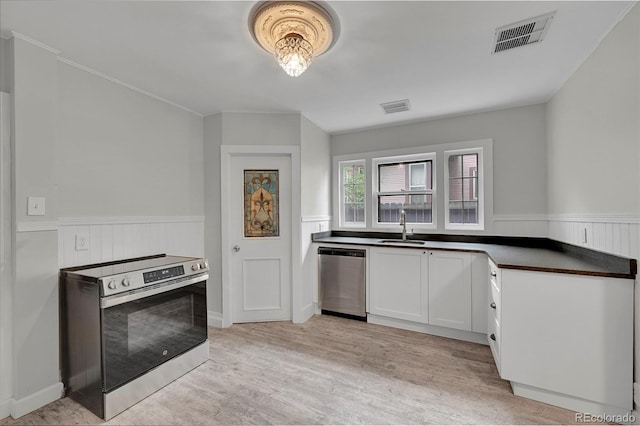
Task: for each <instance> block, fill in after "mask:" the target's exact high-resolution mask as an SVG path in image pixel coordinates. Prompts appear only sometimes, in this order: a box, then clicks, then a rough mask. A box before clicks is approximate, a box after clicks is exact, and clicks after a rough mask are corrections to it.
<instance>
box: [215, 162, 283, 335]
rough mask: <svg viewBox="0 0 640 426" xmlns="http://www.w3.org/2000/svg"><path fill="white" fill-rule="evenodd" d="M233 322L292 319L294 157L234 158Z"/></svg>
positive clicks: (232, 181)
mask: <svg viewBox="0 0 640 426" xmlns="http://www.w3.org/2000/svg"><path fill="white" fill-rule="evenodd" d="M231 177H232V178H231V182H229V185H230V193H231V196H230V198H231V205H230V206H228V208H229V218H230V219H229V224H230V228H231V229H230V230H229V235H230V239H229V241H230V242H231V244H230V247H228V248H227V249H228V250H230V251H231V286H230V287H231V306H232V317H231V321H232V322H233V323H239V322H257V321H284V320H291V277H292V268H291V157H290V156H283V155H266V154H265V155H233V156H232V157H231Z"/></svg>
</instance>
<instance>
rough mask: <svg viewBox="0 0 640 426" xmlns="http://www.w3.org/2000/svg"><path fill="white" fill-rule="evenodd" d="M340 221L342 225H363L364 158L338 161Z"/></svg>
mask: <svg viewBox="0 0 640 426" xmlns="http://www.w3.org/2000/svg"><path fill="white" fill-rule="evenodd" d="M340 201H341V202H340V205H341V207H342V208H341V212H340V222H341V223H342V225H343V226H364V225H365V214H364V212H365V165H364V160H358V161H344V162H341V163H340Z"/></svg>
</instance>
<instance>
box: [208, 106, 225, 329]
mask: <svg viewBox="0 0 640 426" xmlns="http://www.w3.org/2000/svg"><path fill="white" fill-rule="evenodd" d="M221 145H222V114H216V115H210V116H208V117H205V119H204V178H205V185H204V203H205V208H204V211H205V223H206V224H207V226H206V227H205V230H204V255H205V257H206V258H207V259H208V260H209V280H208V281H207V309H208V310H209V311H211V312H216V313H218V314H221V313H222V264H221V259H222V253H221V251H220V250H221V247H220V239H221V235H222V228H221V222H220V221H221V220H222V210H221V209H222V206H221V204H220V197H221V193H220V146H221ZM220 321H222V317H220Z"/></svg>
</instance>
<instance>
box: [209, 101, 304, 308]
mask: <svg viewBox="0 0 640 426" xmlns="http://www.w3.org/2000/svg"><path fill="white" fill-rule="evenodd" d="M222 145H300V114H276V113H273V114H271V113H234V112H223V113H220V114H215V115H211V116H208V117H205V119H204V165H205V166H204V167H205V180H206V184H205V188H204V195H205V204H206V208H205V215H206V216H205V217H206V218H205V221H206V224H207V226H206V231H205V256H206V257H207V259H209V261H210V263H209V267H210V270H211V271H212V272H211V274H210V280H209V285H208V287H207V290H208V293H207V298H208V301H207V309H209V311H210V312H213V313H215V315H218V316H220V317H221V314H222V276H221V270H222V265H221V250H222V248H221V247H220V238H221V226H222V224H221V220H222V217H221V211H222V210H221V209H222V208H224V206H222V205H221V201H220V197H221V193H220V185H221V182H220V146H222ZM294 220H298V218H294Z"/></svg>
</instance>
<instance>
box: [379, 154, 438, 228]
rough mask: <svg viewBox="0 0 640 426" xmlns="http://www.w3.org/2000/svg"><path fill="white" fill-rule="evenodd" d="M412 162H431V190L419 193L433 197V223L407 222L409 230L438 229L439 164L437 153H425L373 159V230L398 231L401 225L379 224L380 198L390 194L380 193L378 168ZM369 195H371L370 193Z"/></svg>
mask: <svg viewBox="0 0 640 426" xmlns="http://www.w3.org/2000/svg"><path fill="white" fill-rule="evenodd" d="M425 150H428V147H425ZM410 161H431V184H432V188H431V189H426V190H422V191H419V194H425V195H431V203H432V204H431V223H416V222H407V228H408V229H409V230H412V232H419V231H423V230H433V229H437V227H438V196H437V190H436V189H437V188H436V185H437V179H436V170H437V162H436V153H435V152H425V153H420V154H405V155H394V156H390V157H377V156H376V157H375V158H372V159H371V187H372V189H373V190H372V191H371V192H370V194H371V198H372V200H371V202H370V204H371V210H370V211H371V218H372V219H373V223H372V225H373V228H375V229H377V230H380V229H385V230H393V231H396V230H398V226H400V225H399V224H394V223H389V222H378V196H380V195H385V194H388V193H386V192H379V191H378V166H379V165H381V164H390V163H404V162H410ZM368 194H369V193H368Z"/></svg>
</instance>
